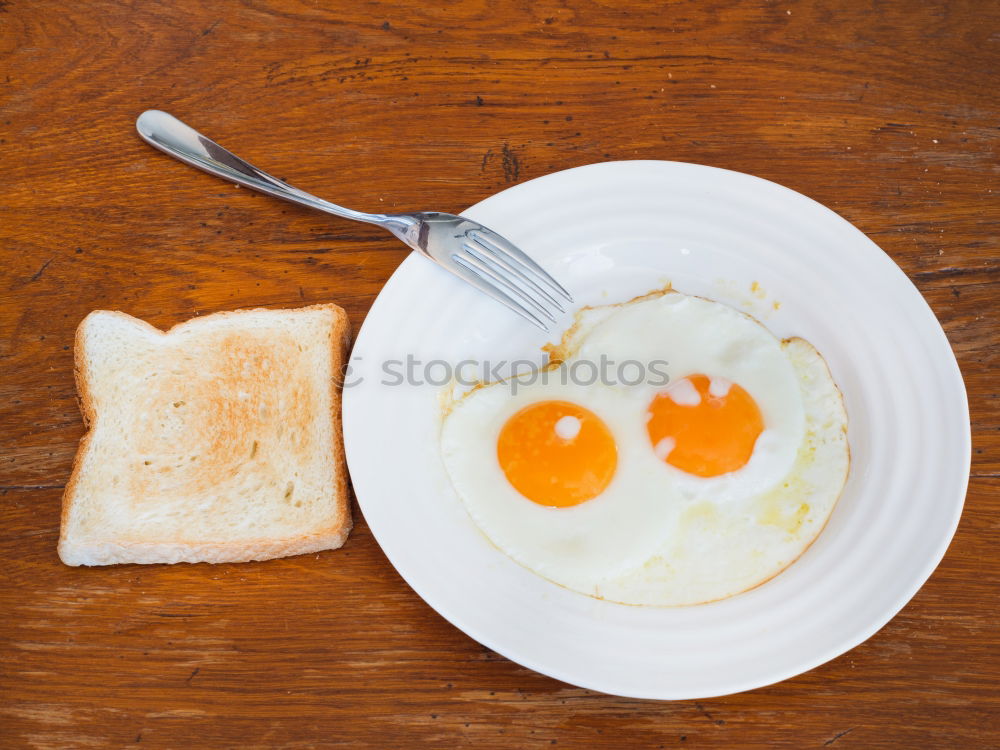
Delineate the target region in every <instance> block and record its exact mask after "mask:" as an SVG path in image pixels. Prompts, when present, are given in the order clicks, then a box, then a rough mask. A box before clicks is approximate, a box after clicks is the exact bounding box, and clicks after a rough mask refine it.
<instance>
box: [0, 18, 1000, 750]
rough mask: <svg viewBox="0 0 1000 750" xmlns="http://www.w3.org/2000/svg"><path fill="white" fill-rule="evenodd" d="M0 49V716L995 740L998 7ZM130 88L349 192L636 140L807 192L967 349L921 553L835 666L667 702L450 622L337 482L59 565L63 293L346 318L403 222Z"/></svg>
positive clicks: (535, 172)
mask: <svg viewBox="0 0 1000 750" xmlns="http://www.w3.org/2000/svg"><path fill="white" fill-rule="evenodd" d="M0 83H2V88H0V184H2V186H3V190H2V191H0V239H2V241H0V253H2V256H0V257H2V260H3V263H2V264H0V265H2V267H0V293H2V299H0V425H2V427H3V430H2V432H0V487H2V489H0V514H2V515H0V518H2V521H3V524H2V527H0V571H2V572H0V613H2V615H3V618H2V621H0V745H2V746H3V747H30V748H103V747H124V746H131V745H141V746H142V747H162V748H175V747H213V748H228V747H233V748H236V747H238V748H288V749H289V750H290V749H292V748H309V747H335V746H336V747H341V746H343V747H357V748H369V747H370V748H404V747H406V748H409V747H517V748H529V747H543V746H545V747H548V746H551V745H556V744H558V746H560V747H581V748H601V747H607V748H612V747H613V748H622V747H629V748H663V747H737V746H745V747H762V746H771V747H788V748H803V747H819V748H823V747H831V746H832V747H835V748H838V750H839V748H850V747H857V748H896V747H913V746H919V747H958V746H961V747H970V748H987V747H996V746H998V745H1000V721H998V712H1000V700H998V681H1000V664H998V658H997V655H998V653H1000V651H998V646H1000V633H998V627H997V621H998V615H1000V612H998V606H997V593H998V583H1000V581H998V563H1000V551H998V550H1000V527H998V525H997V521H996V518H997V516H998V513H1000V398H998V397H997V392H998V386H997V380H996V372H997V368H998V364H1000V334H998V319H997V316H998V311H1000V303H998V292H1000V287H998V281H1000V247H998V241H997V236H998V234H1000V231H998V230H1000V226H998V219H1000V215H998V210H997V192H998V191H1000V183H998V179H997V177H998V173H1000V169H998V167H1000V163H998V159H997V145H998V141H1000V129H998V127H1000V117H998V115H1000V107H998V104H997V98H996V92H997V91H998V89H1000V6H997V5H996V4H995V3H990V2H972V1H969V0H966V1H958V2H944V1H939V2H928V3H907V2H903V1H902V0H896V1H895V2H884V1H883V2H875V1H874V0H872V2H847V1H840V2H838V1H836V0H804V1H803V2H797V1H793V0H790V1H789V2H762V1H759V0H758V1H757V2H745V3H740V2H722V1H710V2H694V1H693V0H692V1H686V2H677V3H671V4H669V5H665V4H661V3H644V2H612V1H611V0H593V1H591V2H586V1H585V0H541V1H540V2H530V3H529V2H523V1H522V2H512V3H502V2H492V3H487V2H485V0H479V1H471V0H470V1H469V2H462V3H448V4H440V5H435V4H427V3H418V2H412V1H411V0H400V2H396V3H392V4H387V3H379V2H315V1H312V0H242V1H234V0H223V1H220V2H204V1H203V2H198V1H197V0H171V1H170V2H167V1H166V0H160V1H156V0H148V1H146V2H141V3H128V2H124V1H122V2H115V1H113V0H93V1H92V2H87V3H56V2H53V1H52V0H30V1H29V0H3V1H2V2H0ZM152 106H156V107H160V108H163V109H167V110H170V111H173V112H174V113H176V114H178V115H179V116H181V117H182V118H184V119H187V120H189V121H190V122H191V123H192V124H194V125H195V126H196V127H201V128H203V129H204V130H206V131H207V132H209V133H211V134H212V135H213V136H216V137H217V138H218V139H219V140H220V141H221V142H223V143H225V144H227V145H230V146H231V147H232V148H234V149H235V150H236V151H237V152H239V153H241V154H246V155H247V156H248V157H250V158H251V159H255V160H258V161H259V162H260V163H261V164H263V165H264V166H266V167H267V168H268V169H270V170H272V171H274V172H276V174H278V175H279V176H282V177H287V178H289V179H293V178H294V182H295V183H296V184H301V185H302V186H304V187H306V188H309V189H312V190H314V191H315V192H316V193H317V194H319V195H326V196H331V197H334V198H339V199H340V201H341V202H343V203H344V204H346V205H349V206H357V207H359V208H367V209H421V208H437V209H440V210H446V211H459V210H461V209H463V208H465V207H466V206H468V205H471V204H472V203H475V202H476V201H478V200H480V199H481V198H483V197H485V196H487V195H490V194H491V193H494V192H496V191H497V190H499V189H502V188H504V187H506V186H508V185H510V184H512V183H515V182H520V181H523V180H527V179H531V178H533V177H537V176H539V175H543V174H546V173H548V172H551V171H553V170H558V169H563V168H567V167H572V166H576V165H580V164H587V163H590V162H595V161H603V160H608V159H632V158H650V159H676V160H682V161H691V162H700V163H705V164H712V165H715V166H720V167H727V168H730V169H736V170H740V171H745V172H750V173H753V174H757V175H760V176H762V177H766V178H768V179H772V180H775V181H778V182H781V183H783V184H785V185H788V186H789V187H791V188H793V189H795V190H799V191H801V192H803V193H805V194H806V195H809V196H811V197H813V198H816V199H817V200H819V201H821V202H823V203H825V204H827V205H828V206H830V207H832V208H833V209H835V210H836V211H838V212H839V213H840V214H841V215H843V216H844V217H845V218H847V219H848V220H850V221H852V222H853V223H854V224H856V225H857V226H858V227H860V228H861V229H862V230H863V231H864V232H866V233H867V234H868V235H869V236H871V237H872V238H873V239H874V240H875V241H876V242H877V243H878V244H879V245H880V246H881V247H882V248H884V249H885V251H886V252H888V253H889V254H890V255H891V256H892V257H893V259H894V260H895V261H896V262H897V263H899V264H900V266H901V267H902V268H903V270H904V271H905V272H906V273H907V274H908V275H909V276H910V278H911V279H912V280H913V281H914V283H915V284H916V285H917V286H918V287H919V289H920V290H921V291H922V292H923V293H924V295H925V296H926V298H927V300H928V302H929V303H930V305H931V307H932V308H933V309H934V311H935V313H936V314H937V315H938V317H939V318H940V319H941V321H942V323H943V325H944V327H945V330H946V331H947V333H948V336H949V338H950V340H951V342H952V345H953V346H954V348H955V352H956V354H957V355H958V358H959V362H960V364H961V367H962V370H963V373H964V375H965V378H966V383H967V386H968V390H969V397H970V404H971V408H972V415H973V417H972V427H973V438H974V462H973V478H972V482H971V486H970V489H969V495H968V501H967V506H966V511H965V514H964V517H963V519H962V523H961V525H960V527H959V530H958V534H957V536H956V538H955V541H954V542H953V543H952V546H951V548H950V550H949V552H948V554H947V556H946V557H945V559H944V562H943V563H942V565H941V567H940V568H939V569H938V570H937V572H936V573H935V574H934V575H933V577H932V578H931V580H930V581H929V582H928V583H927V585H926V586H925V587H924V588H923V589H922V590H921V591H920V593H919V594H918V595H917V596H916V598H915V599H914V600H913V601H912V602H911V603H910V604H909V605H908V606H907V607H906V608H905V609H904V610H903V611H902V613H900V614H899V615H898V616H897V617H896V618H895V619H894V620H893V621H892V622H891V623H890V624H889V625H888V626H886V627H885V628H884V629H883V630H882V631H881V632H880V633H878V634H877V635H876V636H874V637H873V638H872V639H871V640H869V641H868V642H866V643H865V644H863V645H862V646H859V647H858V648H856V649H854V650H853V651H851V652H850V653H848V654H846V655H844V656H842V657H840V658H838V659H835V660H834V661H832V662H831V663H828V664H825V665H823V666H822V667H820V668H818V669H815V670H813V671H812V672H810V673H808V674H805V675H802V676H800V677H798V678H795V679H792V680H788V681H786V682H784V683H781V684H778V685H775V686H772V687H768V688H763V689H760V690H756V691H753V692H750V693H745V694H741V695H735V696H729V697H725V698H718V699H712V700H705V701H698V702H693V701H684V702H665V703H657V702H644V701H635V700H626V699H620V698H612V697H608V696H604V695H599V694H595V693H592V692H590V691H587V690H581V689H577V688H573V687H569V686H567V685H564V684H561V683H559V682H556V681H554V680H551V679H548V678H546V677H542V676H540V675H538V674H535V673H533V672H531V671H529V670H526V669H523V668H521V667H518V666H517V665H515V664H512V663H510V662H508V661H506V660H505V659H503V658H501V657H498V656H496V655H495V654H493V653H491V652H490V651H489V650H487V649H484V648H483V647H481V646H479V645H478V644H476V643H475V642H473V641H471V640H470V639H469V638H467V637H466V636H464V635H463V634H462V633H460V632H459V631H457V630H455V629H454V628H453V627H451V626H450V625H449V624H447V623H446V622H445V621H444V620H442V619H441V618H440V617H439V616H438V615H437V614H436V613H435V612H434V611H433V610H431V609H430V608H429V607H427V606H426V605H425V604H424V603H423V602H422V601H421V600H420V599H419V598H418V597H417V596H416V595H415V594H414V593H413V592H412V591H411V590H410V589H409V588H408V587H407V586H406V585H405V583H404V582H403V581H402V580H401V579H400V578H399V576H398V575H397V574H396V573H395V572H394V570H393V569H392V567H391V566H390V565H389V564H388V562H387V561H386V559H385V557H384V556H383V554H382V552H381V551H380V549H379V548H378V546H377V544H376V543H375V542H374V540H373V539H372V537H371V534H370V532H369V531H368V529H367V527H366V526H365V524H364V521H363V519H362V518H361V516H360V514H359V513H356V515H357V518H358V524H357V528H356V529H355V531H354V532H353V534H352V536H351V538H350V540H349V541H348V543H347V545H346V546H345V547H344V548H343V549H342V550H340V551H336V552H331V553H324V554H320V555H311V556H306V557H302V558H292V559H287V560H280V561H274V562H269V563H261V564H246V565H220V566H214V567H213V566H206V565H195V566H150V567H140V566H124V567H115V568H108V569H94V570H87V569H69V568H66V567H63V566H62V565H61V564H60V563H59V561H58V559H57V557H56V554H55V545H56V538H57V534H58V514H59V501H60V493H61V487H62V485H63V483H64V482H65V480H66V477H67V474H68V472H69V468H70V464H71V462H72V457H73V454H74V451H75V448H76V441H77V439H78V438H79V436H80V435H81V434H82V424H81V421H80V417H79V414H78V411H77V409H76V404H75V396H74V391H73V381H72V374H71V363H72V352H71V342H72V333H73V330H74V327H75V326H76V324H77V323H78V322H79V321H80V320H81V319H82V318H83V316H84V315H85V314H86V313H87V312H89V311H90V310H92V309H95V308H112V309H115V308H117V309H122V310H124V311H126V312H129V313H131V314H133V315H137V316H139V317H142V318H144V319H146V320H149V321H150V322H151V323H153V324H155V325H159V326H165V325H170V324H172V323H175V322H178V321H180V320H183V319H186V318H188V317H190V316H192V315H197V314H202V313H206V312H211V311H215V310H223V309H231V308H235V307H245V306H255V305H273V306H291V305H298V304H304V303H309V302H316V301H322V300H334V301H336V302H338V303H339V304H341V305H343V306H344V307H345V308H346V309H347V310H348V312H349V314H350V317H351V319H352V325H353V328H354V329H355V330H357V328H358V326H359V325H360V323H361V322H362V320H363V319H364V316H365V312H366V311H367V310H368V308H369V306H370V305H371V303H372V300H373V299H374V297H375V295H376V294H377V293H378V291H379V288H380V287H381V285H382V284H383V283H384V282H385V280H386V279H387V278H388V276H389V274H390V273H391V272H392V270H393V269H394V268H395V266H396V265H397V264H398V263H399V262H400V261H401V260H402V259H403V257H404V256H405V252H406V251H405V249H404V248H402V246H401V245H399V244H397V243H396V242H395V241H394V240H392V239H391V238H390V237H389V236H388V235H385V234H383V233H382V232H380V231H378V230H376V229H372V228H368V227H365V226H362V225H356V224H349V223H345V222H339V221H334V220H328V219H326V218H324V217H322V216H319V215H316V214H312V213H309V212H307V211H305V210H299V209H297V208H295V207H292V206H287V205H284V204H281V203H279V202H277V201H273V200H270V199H267V198H264V197H261V196H255V195H253V194H251V193H249V192H248V191H246V190H239V189H235V188H233V187H229V186H226V185H225V184H223V183H221V182H219V181H217V180H215V179H213V178H211V177H208V176H205V175H199V174H197V173H195V172H194V171H192V170H191V169H189V168H187V167H185V166H183V165H181V164H179V163H176V162H174V161H172V160H169V159H168V158H166V157H164V156H162V155H160V154H157V153H156V152H154V151H153V150H151V149H150V148H148V147H147V146H145V145H144V144H142V143H141V142H140V141H139V140H138V139H137V138H136V137H135V135H134V132H133V122H134V118H135V116H136V115H137V114H138V113H139V112H140V111H141V110H143V109H145V108H147V107H152ZM913 407H914V408H920V405H919V404H914V405H913ZM928 460H933V457H932V456H929V457H928Z"/></svg>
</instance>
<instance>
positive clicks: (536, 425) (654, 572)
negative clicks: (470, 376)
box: [441, 291, 849, 606]
mask: <svg viewBox="0 0 1000 750" xmlns="http://www.w3.org/2000/svg"><path fill="white" fill-rule="evenodd" d="M550 357H551V360H552V362H553V365H552V366H551V367H549V368H548V369H546V370H543V371H541V372H536V373H532V374H530V375H525V376H519V377H516V378H512V379H510V380H507V381H503V382H498V383H493V384H489V385H483V386H480V387H478V388H476V389H474V390H473V391H472V392H470V393H468V394H466V395H464V396H462V397H461V398H458V399H456V400H455V401H454V402H453V403H451V404H450V405H449V408H448V411H447V414H446V416H445V418H444V420H443V424H442V431H441V449H442V457H443V460H444V464H445V468H446V470H447V472H448V475H449V477H450V478H451V481H452V484H453V485H454V487H455V490H456V492H457V494H458V495H459V497H460V498H461V500H462V502H463V503H464V505H465V507H466V509H467V510H468V512H469V514H470V516H471V517H472V518H473V520H474V521H475V523H476V524H477V525H478V526H479V528H480V529H481V530H482V531H483V533H484V534H485V535H486V536H487V537H488V538H489V539H490V540H491V541H492V543H493V544H494V545H495V546H496V547H498V548H499V549H500V550H502V551H503V552H504V553H505V554H507V555H508V556H509V557H511V558H512V559H513V560H515V561H516V562H518V563H520V564H521V565H523V566H524V567H526V568H528V569H529V570H532V571H533V572H535V573H536V574H538V575H540V576H543V577H544V578H546V579H548V580H550V581H552V582H554V583H557V584H560V585H562V586H565V587H567V588H569V589H572V590H574V591H578V592H581V593H584V594H587V595H590V596H595V597H599V598H605V599H610V600H613V601H617V602H621V603H625V604H637V605H639V604H643V605H663V606H665V605H685V604H697V603H701V602H708V601H713V600H716V599H721V598H724V597H728V596H732V595H734V594H737V593H740V592H742V591H745V590H747V589H750V588H753V587H754V586H757V585H759V584H760V583H763V582H764V581H766V580H768V579H769V578H771V577H773V576H774V575H777V574H778V573H779V572H781V570H783V569H784V568H785V567H787V566H788V565H789V564H790V563H791V562H793V561H794V560H795V559H796V558H797V557H798V556H799V555H801V554H802V552H803V551H804V550H805V549H806V547H808V546H809V544H810V543H811V542H812V541H813V539H815V537H816V535H817V534H818V533H819V532H820V530H821V529H822V528H823V525H824V524H825V523H826V520H827V518H828V517H829V515H830V513H831V512H832V510H833V507H834V504H835V503H836V501H837V498H838V496H839V495H840V492H841V490H842V488H843V485H844V483H845V481H846V477H847V471H848V465H849V457H848V448H847V438H846V430H847V416H846V413H845V411H844V406H843V401H842V398H841V396H840V392H839V391H838V390H837V387H836V384H835V383H834V382H833V379H832V377H831V376H830V373H829V370H828V369H827V367H826V364H825V362H824V361H823V359H822V357H821V356H820V355H819V353H818V352H817V351H816V350H815V349H814V348H813V347H812V346H811V345H810V344H808V343H807V342H806V341H804V340H802V339H790V340H786V341H780V340H779V339H777V338H776V337H775V336H774V335H773V334H771V332H770V331H768V330H767V329H766V328H765V327H764V326H762V325H761V324H760V323H758V322H757V321H756V320H754V319H753V318H751V317H749V316H747V315H745V314H743V313H741V312H739V311H737V310H735V309H733V308H731V307H728V306H726V305H723V304H721V303H718V302H713V301H710V300H706V299H702V298H699V297H693V296H688V295H684V294H681V293H678V292H673V291H669V292H666V293H653V294H650V295H647V296H645V297H642V298H638V299H636V300H633V301H632V302H629V303H624V304H622V305H617V306H614V305H612V306H605V307H600V308H591V309H587V310H585V311H583V313H582V314H581V315H579V316H578V319H577V322H576V323H575V324H574V326H573V327H572V328H571V329H570V330H569V331H568V332H567V334H566V335H565V336H564V338H563V341H562V343H561V344H560V345H559V346H558V347H552V348H551V350H550ZM626 363H627V364H626ZM626 371H629V372H630V373H631V375H630V377H625V373H626ZM585 373H586V374H585ZM637 373H641V374H642V377H637ZM598 374H599V376H598V377H592V376H593V375H598Z"/></svg>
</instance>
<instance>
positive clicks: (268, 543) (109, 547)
mask: <svg viewBox="0 0 1000 750" xmlns="http://www.w3.org/2000/svg"><path fill="white" fill-rule="evenodd" d="M320 309H322V310H329V311H331V312H332V313H333V316H334V325H333V336H332V337H331V346H332V350H331V357H332V361H333V365H334V370H335V376H334V377H333V378H331V380H330V402H331V407H332V408H331V410H330V419H331V425H332V442H333V446H332V447H333V452H334V466H335V469H336V476H335V484H336V486H335V488H334V496H335V497H334V499H335V502H336V505H337V511H338V512H337V517H336V519H335V521H334V522H333V523H332V524H331V525H330V526H329V528H327V529H321V530H318V531H316V532H314V533H311V534H304V535H299V536H295V537H288V538H261V539H252V540H241V541H239V542H202V543H162V544H157V543H149V542H122V541H113V540H107V541H101V542H97V543H94V542H87V543H83V544H79V543H77V542H75V541H72V540H69V539H68V538H67V529H68V524H69V514H70V510H71V508H72V506H73V502H74V499H75V498H76V494H77V489H78V485H79V482H80V477H81V474H82V471H83V465H84V460H85V458H86V457H87V452H88V450H89V448H90V444H91V438H92V436H93V433H94V426H95V423H96V420H97V416H98V415H97V412H96V409H95V407H94V402H93V397H92V394H91V389H90V385H89V383H90V379H91V377H90V373H89V372H88V367H87V357H86V353H85V351H84V342H83V334H84V331H85V330H86V326H87V321H88V320H89V319H90V318H91V317H92V316H93V315H95V314H98V313H99V314H103V315H109V314H110V315H115V316H120V317H121V318H123V319H126V320H128V321H130V322H131V323H133V324H139V325H141V326H144V327H146V328H148V329H149V330H150V331H151V332H155V333H156V334H159V335H160V336H169V335H170V334H171V333H173V332H174V331H176V330H178V329H180V328H182V327H184V326H188V325H190V324H197V323H198V322H200V321H205V320H208V319H210V318H226V317H233V316H238V315H240V314H243V313H251V312H264V311H266V312H280V311H281V310H288V311H289V312H292V311H295V312H298V311H304V310H320ZM350 340H351V330H350V322H349V321H348V318H347V314H346V313H345V312H344V310H343V308H341V307H340V306H339V305H336V304H333V303H320V304H315V305H308V306H306V307H298V308H263V307H254V308H241V309H238V310H232V311H225V312H218V313H212V314H210V315H206V316H203V317H197V318H192V319H189V320H186V321H183V322H181V323H178V324H175V325H174V326H172V327H171V328H169V329H168V330H166V331H163V330H161V329H159V328H156V327H155V326H153V325H150V324H149V323H147V322H146V321H144V320H141V319H139V318H135V317H133V316H131V315H129V314H127V313H124V312H122V311H120V310H109V311H105V310H95V311H93V312H91V313H90V314H88V315H87V316H86V317H85V318H84V319H83V320H82V321H81V322H80V324H79V325H78V326H77V328H76V333H75V335H74V343H73V353H74V357H73V359H74V364H73V376H74V380H75V382H76V390H77V398H78V402H79V406H80V413H81V416H82V417H83V422H84V427H85V428H86V430H87V431H86V433H84V435H83V436H82V437H81V438H80V443H79V446H78V448H77V452H76V456H75V457H74V459H73V467H72V469H71V472H70V477H69V480H68V481H67V483H66V487H65V489H64V490H63V496H62V510H61V514H60V537H59V543H58V552H59V556H60V558H61V559H62V561H63V562H64V563H66V564H67V565H81V564H84V565H112V564H118V563H176V562H210V563H218V562H247V561H250V560H270V559H274V558H278V557H288V556H291V555H300V554H308V553H312V552H318V551H321V550H326V549H336V548H338V547H340V546H342V545H343V544H344V542H345V541H346V539H347V536H348V534H349V533H350V532H351V529H352V528H353V521H352V518H351V512H350V502H349V499H348V478H347V464H346V460H345V454H344V443H343V432H342V428H341V393H340V390H341V381H342V378H341V377H340V374H339V373H337V372H336V370H337V368H338V367H340V368H342V367H343V366H344V365H345V363H346V357H347V353H348V351H349V347H350ZM83 558H85V559H86V561H85V562H84V561H83Z"/></svg>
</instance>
